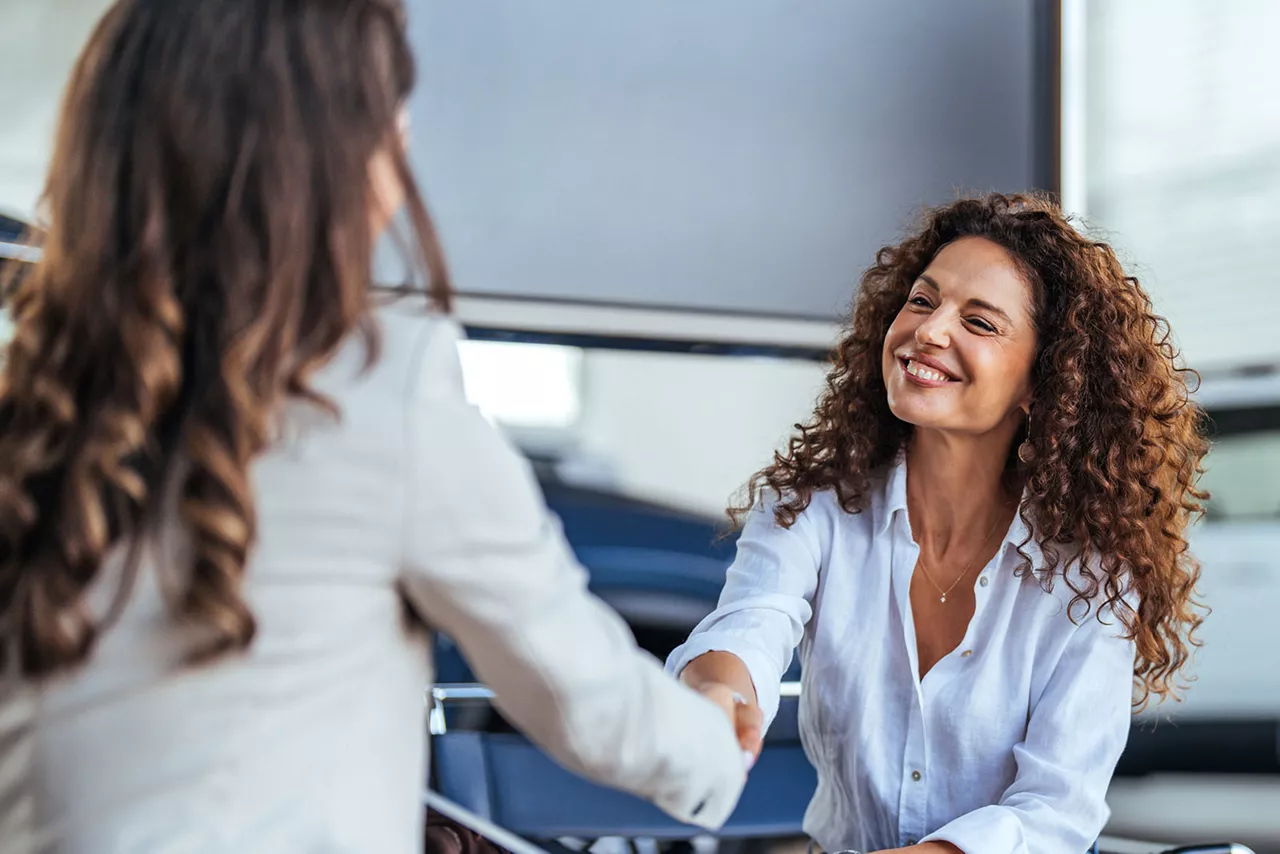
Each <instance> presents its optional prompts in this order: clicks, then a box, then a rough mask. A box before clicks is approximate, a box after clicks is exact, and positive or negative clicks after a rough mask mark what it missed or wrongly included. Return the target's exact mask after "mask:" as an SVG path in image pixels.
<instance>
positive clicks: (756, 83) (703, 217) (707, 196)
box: [410, 0, 1057, 320]
mask: <svg viewBox="0 0 1280 854" xmlns="http://www.w3.org/2000/svg"><path fill="white" fill-rule="evenodd" d="M410 9H411V28H412V34H413V39H414V44H415V47H416V49H417V52H418V56H419V63H420V82H419V86H418V89H417V91H416V93H415V95H414V99H413V102H412V110H411V112H412V120H413V132H412V137H413V150H412V154H413V160H414V164H415V167H416V169H417V172H418V174H419V176H420V178H421V179H422V182H423V186H424V187H425V189H426V193H427V199H428V203H429V205H430V207H431V208H432V211H433V213H434V215H435V217H436V219H437V221H438V224H439V227H440V231H441V234H442V236H443V239H444V243H445V249H446V252H447V254H448V257H449V259H450V262H451V266H452V269H453V272H454V276H455V279H456V283H457V286H458V289H459V291H460V292H461V293H462V294H464V295H472V296H488V297H504V298H514V299H519V300H529V299H532V300H538V301H548V300H551V301H558V302H568V303H585V304H593V305H598V306H609V307H629V308H633V309H635V308H643V309H679V310H682V311H686V312H689V311H693V312H703V311H711V312H715V313H717V314H721V315H726V314H735V315H749V316H750V315H754V316H757V317H770V318H795V319H802V318H803V319H813V320H829V319H831V318H833V317H835V316H836V315H838V314H839V313H840V312H842V311H844V310H845V309H846V307H847V305H848V302H849V299H850V296H851V295H852V292H853V288H854V286H855V283H856V281H857V277H858V274H859V272H860V271H861V270H862V269H863V268H864V267H866V266H867V265H868V264H869V263H870V262H871V260H872V258H873V255H874V253H875V250H876V249H877V247H879V246H881V245H882V244H884V243H886V242H889V241H892V240H894V239H895V238H896V236H897V235H899V234H900V233H901V232H902V230H903V228H904V227H905V226H906V225H907V224H908V223H910V222H911V220H912V218H913V216H914V215H915V214H916V213H917V212H918V211H919V209H920V207H921V206H922V205H925V204H929V203H937V202H941V201H945V200H947V199H949V198H952V197H954V195H955V194H956V192H957V191H985V190H990V189H999V190H1005V191H1012V190H1022V189H1027V188H1033V187H1035V188H1045V189H1055V185H1056V175H1055V159H1056V158H1055V154H1054V151H1055V150H1056V139H1055V127H1056V122H1055V115H1056V106H1057V105H1056V96H1055V94H1054V92H1055V89H1054V87H1055V85H1056V61H1057V60H1056V55H1057V51H1056V47H1055V45H1056V37H1057V36H1056V31H1057V27H1056V20H1055V11H1054V9H1055V6H1054V5H1053V4H1052V3H1048V2H1036V1H1035V0H965V2H955V0H905V2H899V0H878V2H876V1H875V0H803V2H797V0H537V2H535V0H417V2H411V3H410Z"/></svg>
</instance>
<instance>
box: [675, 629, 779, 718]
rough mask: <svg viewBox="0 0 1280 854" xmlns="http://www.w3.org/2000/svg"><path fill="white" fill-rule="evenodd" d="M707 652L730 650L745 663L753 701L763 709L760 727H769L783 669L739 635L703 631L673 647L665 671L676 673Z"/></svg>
mask: <svg viewBox="0 0 1280 854" xmlns="http://www.w3.org/2000/svg"><path fill="white" fill-rule="evenodd" d="M708 652H728V653H732V654H733V655H736V656H737V657H738V658H739V659H740V660H741V661H742V663H743V664H745V665H746V667H747V673H749V674H750V675H751V684H752V685H753V686H754V687H755V689H756V704H757V705H759V706H760V711H761V712H763V713H764V727H763V729H764V730H768V729H769V725H770V724H772V723H773V719H774V718H775V717H777V715H778V703H779V702H780V697H781V693H782V690H781V684H782V672H781V671H779V670H778V668H777V666H776V665H775V664H774V663H773V661H772V659H771V658H770V657H769V655H768V654H767V653H765V652H763V651H761V650H759V649H756V648H755V647H753V646H751V645H750V644H749V643H746V642H744V640H743V638H742V637H741V636H740V635H737V634H734V633H731V632H716V631H710V632H702V633H700V634H696V635H694V636H693V637H691V638H689V640H688V641H686V642H685V643H684V644H682V645H681V646H678V647H676V648H675V649H674V650H672V652H671V655H670V656H669V657H668V658H667V672H668V673H670V674H671V675H672V676H676V677H679V675H680V672H681V671H682V670H684V669H685V668H686V667H688V666H689V662H691V661H693V660H694V659H695V658H697V657H698V656H700V655H705V654H706V653H708Z"/></svg>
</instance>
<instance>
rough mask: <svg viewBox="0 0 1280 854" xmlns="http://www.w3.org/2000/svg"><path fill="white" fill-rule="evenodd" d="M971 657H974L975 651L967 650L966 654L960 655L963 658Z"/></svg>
mask: <svg viewBox="0 0 1280 854" xmlns="http://www.w3.org/2000/svg"><path fill="white" fill-rule="evenodd" d="M971 655H973V650H971V649H966V650H965V651H964V652H962V653H960V657H961V658H968V657H969V656H971Z"/></svg>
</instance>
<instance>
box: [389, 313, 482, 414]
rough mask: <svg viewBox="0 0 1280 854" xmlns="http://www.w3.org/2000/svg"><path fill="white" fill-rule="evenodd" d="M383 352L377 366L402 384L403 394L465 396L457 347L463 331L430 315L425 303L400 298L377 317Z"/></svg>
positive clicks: (444, 318)
mask: <svg viewBox="0 0 1280 854" xmlns="http://www.w3.org/2000/svg"><path fill="white" fill-rule="evenodd" d="M374 322H375V323H376V324H377V327H378V335H379V345H380V352H379V354H378V364H379V365H380V366H383V368H384V370H385V371H386V373H388V374H391V375H393V376H395V377H398V378H399V379H401V380H402V382H403V386H402V388H403V389H404V392H405V394H406V395H407V396H409V397H417V396H422V395H426V396H432V395H445V396H451V397H452V396H457V397H461V396H463V384H462V363H461V361H460V360H459V358H458V343H459V342H460V341H461V340H462V339H463V338H464V337H465V335H464V334H463V332H462V327H461V326H460V325H459V324H458V322H457V321H456V320H454V319H453V318H452V317H449V316H447V315H442V314H439V313H437V312H434V311H431V310H430V309H428V307H427V306H426V302H425V300H423V299H418V298H416V297H415V296H408V297H401V298H399V299H396V300H394V301H389V302H387V303H386V304H384V305H382V306H380V307H379V308H378V309H377V310H376V311H375V313H374Z"/></svg>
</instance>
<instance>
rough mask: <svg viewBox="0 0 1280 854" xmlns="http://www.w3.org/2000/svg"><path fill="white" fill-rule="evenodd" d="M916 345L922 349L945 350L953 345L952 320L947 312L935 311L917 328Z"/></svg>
mask: <svg viewBox="0 0 1280 854" xmlns="http://www.w3.org/2000/svg"><path fill="white" fill-rule="evenodd" d="M915 338H916V343H917V344H919V345H920V346H921V347H939V348H945V347H948V346H949V345H950V344H951V319H950V318H949V317H948V316H947V312H944V311H935V312H933V313H931V314H930V315H929V316H928V317H926V318H925V319H924V320H923V321H922V322H921V323H920V325H919V326H917V327H916V334H915Z"/></svg>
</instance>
